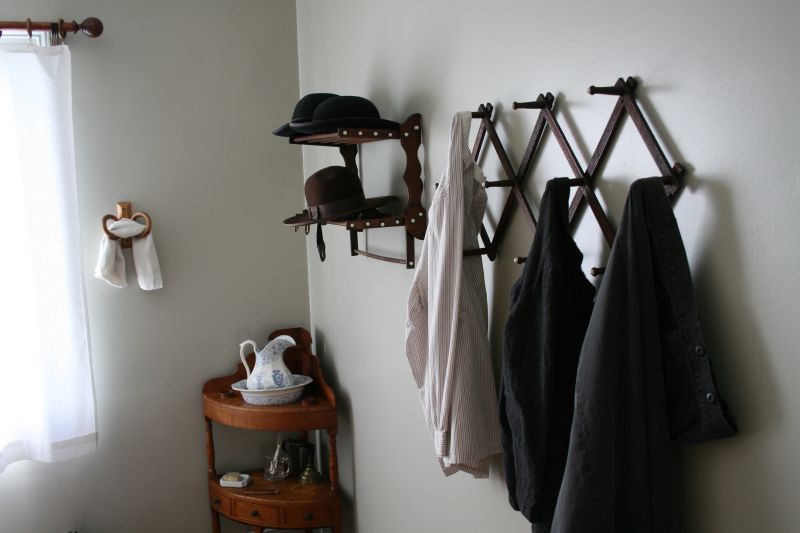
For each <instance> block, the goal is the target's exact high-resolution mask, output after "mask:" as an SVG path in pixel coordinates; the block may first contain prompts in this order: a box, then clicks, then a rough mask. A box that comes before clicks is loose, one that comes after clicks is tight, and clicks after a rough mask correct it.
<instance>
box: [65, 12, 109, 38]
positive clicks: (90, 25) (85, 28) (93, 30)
mask: <svg viewBox="0 0 800 533" xmlns="http://www.w3.org/2000/svg"><path fill="white" fill-rule="evenodd" d="M72 23H73V24H74V25H75V27H76V30H75V33H77V32H78V30H77V26H78V24H77V23H76V22H75V21H74V20H73V21H72ZM80 30H81V31H82V32H83V33H84V34H86V35H88V36H89V37H92V38H95V37H100V35H102V34H103V23H102V22H100V19H98V18H95V17H89V18H88V19H85V20H84V21H83V22H81V25H80Z"/></svg>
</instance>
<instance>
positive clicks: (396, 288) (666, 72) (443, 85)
mask: <svg viewBox="0 0 800 533" xmlns="http://www.w3.org/2000/svg"><path fill="white" fill-rule="evenodd" d="M297 12H298V35H299V63H300V92H301V94H305V93H308V92H317V91H331V92H337V93H339V94H356V95H362V96H366V97H369V98H371V99H372V100H373V101H374V102H375V103H376V104H377V105H378V107H379V109H380V110H381V111H382V114H383V115H384V116H385V117H388V118H392V119H395V120H402V119H403V118H405V117H406V116H407V115H408V114H410V113H413V112H421V113H422V114H423V115H424V123H425V129H424V144H425V152H426V161H425V163H424V169H425V173H426V175H427V184H426V187H427V190H428V194H429V195H430V191H431V190H432V183H433V182H434V181H436V180H437V179H438V175H439V174H440V173H441V171H442V169H443V168H444V163H445V158H446V150H447V134H448V128H449V122H450V117H451V115H452V113H453V112H455V111H458V110H462V109H476V108H477V106H478V104H479V103H481V102H486V101H490V102H493V103H494V104H495V105H496V106H497V108H498V110H499V117H500V119H499V122H500V125H501V126H500V127H501V130H502V133H501V135H502V136H503V138H504V140H506V141H507V145H508V147H509V151H510V153H511V157H512V160H513V161H515V162H516V161H519V158H520V156H521V154H522V151H523V149H524V146H525V143H526V141H527V136H528V134H529V131H530V128H531V125H532V122H533V118H534V116H535V115H534V113H533V112H531V111H516V112H515V111H512V110H511V108H510V107H511V106H510V104H511V102H512V101H514V100H528V99H534V98H535V97H536V95H537V94H538V93H540V92H544V91H552V92H554V93H557V95H558V104H559V113H558V116H559V118H560V120H561V123H562V125H563V126H564V128H565V129H566V130H567V131H568V135H569V136H570V138H571V139H573V141H574V146H575V148H576V151H577V152H578V156H579V158H581V159H582V161H583V162H584V164H585V162H586V161H587V160H588V158H589V155H590V153H591V151H592V150H593V148H594V146H595V144H596V142H597V139H598V138H599V135H600V132H601V131H602V128H603V126H604V125H605V122H606V120H607V118H608V115H609V113H610V111H611V108H612V106H613V98H611V97H604V96H589V95H587V94H586V88H587V87H588V86H589V85H590V84H597V85H604V84H612V83H613V82H614V81H615V80H616V78H617V77H619V76H627V75H635V76H638V77H639V78H640V80H641V81H642V82H643V86H642V87H641V89H640V91H639V95H640V101H641V106H642V108H643V109H644V111H645V113H646V115H647V116H648V117H649V119H650V120H651V124H652V125H653V127H654V129H655V130H656V131H657V132H658V134H659V135H660V137H661V139H662V141H663V145H664V147H665V150H667V152H668V154H669V156H670V158H671V159H672V160H678V161H680V162H683V163H685V164H686V166H687V167H688V169H689V173H688V177H687V187H686V190H685V191H684V192H683V194H682V196H681V197H680V199H679V201H678V204H677V205H676V207H675V211H676V215H677V219H678V223H679V225H680V228H681V231H682V234H683V237H684V240H685V243H686V248H687V253H688V255H689V258H690V262H691V265H692V270H693V274H694V280H695V284H696V290H697V296H698V301H699V306H700V311H701V318H702V320H703V321H704V325H705V332H706V335H707V338H708V339H707V340H708V346H709V352H710V353H711V355H712V357H713V358H714V362H715V364H716V369H717V374H718V377H719V382H720V387H721V390H722V392H723V394H724V395H726V396H727V397H728V399H729V401H730V403H731V404H732V408H733V410H734V412H735V413H736V414H737V416H738V418H739V421H740V425H741V433H740V435H739V436H737V437H736V438H734V439H731V440H726V441H721V442H715V443H710V444H706V445H702V446H698V447H692V448H688V449H680V450H679V451H678V455H679V458H680V461H679V463H680V464H681V465H683V466H682V469H681V470H682V471H683V475H684V480H683V482H682V483H681V485H680V486H679V487H678V491H677V492H678V496H679V500H680V507H681V508H683V509H682V510H679V511H678V513H679V515H681V516H683V515H685V518H682V519H681V520H682V521H683V520H685V526H683V527H682V528H681V530H682V531H687V532H711V531H716V532H722V531H725V532H745V531H770V532H772V533H790V532H794V531H797V530H798V529H800V508H798V506H797V505H796V499H797V494H798V492H799V491H800V462H799V461H798V452H799V451H800V448H798V442H800V417H798V414H797V413H798V408H800V390H798V387H797V386H796V383H797V380H798V378H800V366H799V365H798V363H797V346H798V344H800V335H799V334H798V328H797V327H796V324H795V322H796V320H795V318H796V313H795V310H796V309H797V298H798V295H799V294H800V293H799V291H798V289H799V288H800V287H799V286H798V282H797V275H796V268H797V265H798V262H799V261H800V253H798V252H799V251H800V249H799V247H798V238H797V231H796V229H795V228H796V227H797V225H798V223H799V222H800V216H798V209H797V205H796V203H795V202H796V201H797V200H798V198H799V197H798V185H797V184H798V175H797V174H798V168H800V146H799V145H798V135H797V131H796V127H797V124H798V123H800V106H798V102H797V96H798V86H800V73H799V71H798V69H797V59H796V57H795V56H796V53H795V52H796V50H797V49H798V48H799V47H800V37H798V32H797V31H796V27H797V24H798V22H800V4H798V3H797V2H787V1H782V2H779V1H768V2H761V3H752V2H744V1H736V2H725V1H722V0H713V1H707V2H692V1H685V0H679V1H676V2H659V3H656V2H647V3H642V2H634V1H629V0H614V1H613V2H596V1H589V0H575V1H569V2H532V1H500V2H488V3H487V2H481V1H476V0H465V1H458V2H456V1H452V0H451V1H442V2H429V1H422V0H407V1H405V2H390V1H388V0H369V1H367V0H339V1H337V2H321V1H314V0H299V1H298V10H297ZM401 153H402V152H401V150H400V148H399V147H398V146H391V145H388V143H381V145H380V146H379V145H370V146H367V147H365V149H364V150H363V169H362V170H363V175H364V180H365V188H366V190H367V192H368V194H385V193H386V191H389V190H391V191H393V192H402V190H403V189H402V185H401V182H400V180H399V176H400V171H401V170H402V158H401V157H400V154H401ZM336 162H338V156H337V154H336V152H335V150H331V149H325V148H307V149H305V151H304V167H305V175H306V176H307V175H308V174H310V173H311V172H313V171H314V170H317V169H318V168H320V167H322V166H324V165H326V164H333V163H336ZM484 163H485V164H484V168H485V170H486V171H487V174H488V175H489V176H490V177H492V178H499V177H501V176H500V175H499V170H498V166H497V163H496V160H495V159H493V158H489V159H487V160H486V161H485V162H484ZM655 172H656V168H655V166H654V165H653V163H652V162H651V161H650V160H649V158H648V156H647V153H646V151H645V149H644V146H643V145H642V144H641V141H640V140H639V139H638V137H637V136H636V135H635V130H634V128H633V127H632V125H631V124H630V122H629V121H628V122H627V123H626V125H625V129H624V131H623V134H622V136H621V137H620V139H619V140H618V142H617V143H616V145H615V147H614V150H613V153H612V155H611V158H610V161H609V163H608V165H607V166H606V168H605V170H604V172H603V173H602V180H601V184H600V191H599V194H600V196H601V198H602V200H603V201H604V202H605V203H606V204H607V206H608V211H609V213H610V214H611V218H612V220H613V221H615V222H619V214H620V213H621V209H622V205H623V203H624V200H625V197H626V194H627V186H628V184H629V183H630V181H631V180H632V179H633V178H634V177H641V176H646V175H652V174H654V173H655ZM568 174H569V168H568V167H567V165H566V163H565V162H564V160H563V158H562V156H561V154H560V152H559V151H558V148H557V146H556V144H555V142H554V141H553V139H552V137H551V136H550V135H549V134H548V135H547V141H546V144H545V147H544V151H543V152H542V156H541V158H540V159H539V161H538V163H537V166H536V168H535V172H534V174H533V176H532V179H531V180H530V182H529V186H528V192H529V194H530V197H531V198H532V199H534V203H535V204H536V205H538V198H539V197H540V195H541V192H542V191H543V189H544V184H545V182H546V181H547V179H549V178H550V177H553V176H557V175H568ZM296 187H297V188H298V189H299V188H300V187H301V183H300V180H299V179H298V180H297V183H296ZM501 196H502V193H501V192H498V190H497V189H495V190H492V191H490V197H491V202H490V211H491V213H492V215H491V216H493V217H494V218H495V219H496V217H497V215H498V213H499V209H500V208H501V206H502V199H501ZM325 235H326V241H327V244H328V260H327V261H326V262H325V263H324V264H320V262H319V259H318V258H317V257H316V252H315V250H314V245H313V238H309V239H308V257H309V273H310V286H311V292H310V298H311V309H312V322H313V325H314V333H315V335H316V339H317V342H318V345H317V349H318V351H319V353H321V354H322V355H323V357H324V360H325V361H326V365H327V368H328V369H329V372H330V373H331V377H332V381H333V384H334V386H335V387H336V390H337V392H338V394H339V397H340V399H341V406H342V407H341V414H340V416H341V418H340V423H341V428H340V440H339V453H340V468H341V470H340V475H341V480H342V486H343V489H344V492H345V494H346V502H347V506H346V513H345V514H346V518H347V520H348V522H349V524H350V525H349V526H348V527H347V528H346V529H347V530H348V531H356V532H359V533H371V532H375V531H381V532H383V533H393V532H406V531H411V530H413V531H420V532H433V531H460V532H464V533H467V532H483V531H505V532H514V531H516V532H523V531H528V526H526V523H525V521H524V520H523V519H522V518H521V516H520V515H518V514H517V513H515V512H513V511H512V510H511V509H510V507H509V505H508V503H507V496H506V489H505V482H504V479H503V476H502V473H501V468H500V465H499V462H497V463H496V464H495V467H494V469H493V472H492V475H491V478H490V479H488V480H473V479H471V478H469V477H467V476H463V475H458V476H455V477H453V478H450V479H445V478H444V477H443V476H442V474H441V472H440V471H439V469H438V467H437V465H436V462H435V460H434V456H433V449H432V444H431V439H430V437H429V435H428V434H427V430H426V427H425V424H424V422H423V417H422V412H421V409H420V407H419V403H418V398H417V392H416V390H415V387H414V384H413V380H412V378H411V373H410V371H409V369H408V365H407V362H406V360H405V355H404V352H403V327H404V315H405V303H406V294H407V291H408V287H409V284H410V281H411V279H412V272H410V271H406V270H404V269H403V268H402V267H400V266H397V265H391V264H387V263H381V262H377V261H371V260H368V259H365V258H361V257H358V258H352V257H350V256H349V253H348V239H347V235H346V233H345V232H344V231H342V230H341V229H339V228H333V227H327V228H326V232H325ZM530 242H531V235H530V232H529V230H528V229H527V227H526V225H525V223H524V220H522V218H521V217H519V216H516V217H515V220H514V225H513V227H512V228H511V232H510V233H509V234H508V238H507V239H506V241H505V242H504V243H503V244H502V247H501V257H499V258H498V260H497V261H495V262H494V263H489V262H488V261H487V260H485V266H486V272H487V283H488V286H489V289H490V291H489V298H490V310H491V313H492V316H491V326H490V329H491V338H492V344H493V346H494V349H495V350H494V352H495V353H494V357H495V360H496V362H499V357H500V352H499V336H500V334H501V332H502V328H503V324H504V320H505V316H506V312H505V310H506V308H507V305H508V293H509V289H510V287H511V285H512V284H513V282H514V281H515V280H516V278H517V277H518V275H519V273H520V269H519V267H517V266H515V265H514V264H512V263H511V258H512V257H513V256H515V255H520V254H524V253H526V252H527V249H528V247H529V246H530ZM578 242H579V245H580V246H581V248H582V249H583V250H584V252H585V254H586V259H585V263H584V265H585V266H586V267H587V269H588V268H589V267H592V266H595V265H598V264H601V261H602V258H601V257H598V255H603V254H605V253H607V251H606V250H605V249H604V245H603V243H602V240H601V238H600V233H599V231H598V230H597V227H596V225H595V224H594V222H593V220H592V219H591V218H589V217H584V219H583V221H582V224H581V226H580V229H579V231H578ZM369 245H370V248H371V249H373V250H379V251H388V252H394V253H396V254H398V255H399V254H401V253H402V250H403V240H402V232H401V231H400V230H384V231H383V232H372V234H370V236H369ZM418 249H419V245H418Z"/></svg>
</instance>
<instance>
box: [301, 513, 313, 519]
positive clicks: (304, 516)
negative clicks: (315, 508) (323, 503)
mask: <svg viewBox="0 0 800 533" xmlns="http://www.w3.org/2000/svg"><path fill="white" fill-rule="evenodd" d="M303 518H305V519H306V520H313V519H314V513H306V514H304V515H303Z"/></svg>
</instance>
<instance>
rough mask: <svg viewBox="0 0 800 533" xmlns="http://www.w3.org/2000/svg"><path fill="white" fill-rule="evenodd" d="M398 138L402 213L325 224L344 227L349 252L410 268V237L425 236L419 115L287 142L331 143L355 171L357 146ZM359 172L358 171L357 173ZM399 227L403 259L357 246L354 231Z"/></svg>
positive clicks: (356, 237) (425, 214) (425, 219)
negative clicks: (394, 124) (396, 123)
mask: <svg viewBox="0 0 800 533" xmlns="http://www.w3.org/2000/svg"><path fill="white" fill-rule="evenodd" d="M392 140H397V141H400V144H401V146H402V148H403V151H404V152H405V155H406V167H405V171H404V172H403V181H404V182H405V184H406V189H407V190H408V200H407V202H406V207H405V209H404V211H403V213H402V214H388V215H384V216H381V217H377V218H368V219H365V218H359V219H353V220H342V221H329V222H328V224H333V225H336V226H342V227H345V228H346V229H347V230H348V231H349V232H350V255H353V256H355V255H361V256H364V257H369V258H371V259H378V260H381V261H388V262H391V263H398V264H404V265H405V266H406V268H414V239H419V240H422V239H424V238H425V230H426V229H427V227H428V217H427V211H426V210H425V208H424V207H423V206H422V189H423V184H422V164H421V163H420V161H419V153H418V152H419V147H420V146H421V145H422V115H420V114H419V113H415V114H413V115H410V116H409V117H408V118H407V119H406V121H405V122H403V123H402V124H401V125H400V127H398V128H397V129H375V128H339V129H338V130H337V131H335V132H331V133H319V134H315V135H303V136H300V137H294V138H291V139H289V143H290V144H299V145H306V146H335V147H338V148H339V152H340V153H341V155H342V159H344V163H345V167H347V168H348V169H349V170H351V171H352V172H355V173H356V174H359V171H358V165H357V163H356V158H357V156H358V146H359V145H361V144H366V143H372V142H379V141H392ZM359 175H360V174H359ZM399 226H403V227H404V228H405V230H406V255H405V258H397V257H387V256H384V255H379V254H373V253H370V252H367V251H366V250H361V249H359V247H358V246H359V245H358V233H360V232H363V231H367V230H371V229H382V228H392V227H399Z"/></svg>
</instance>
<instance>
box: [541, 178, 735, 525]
mask: <svg viewBox="0 0 800 533" xmlns="http://www.w3.org/2000/svg"><path fill="white" fill-rule="evenodd" d="M735 433H736V426H735V424H734V422H733V421H732V418H731V416H730V413H729V412H728V410H727V408H726V405H725V403H724V402H723V401H722V398H721V397H720V395H719V392H718V391H717V388H716V385H715V383H714V376H713V373H712V370H711V364H710V362H709V357H708V355H707V353H706V346H705V342H704V341H703V335H702V333H701V331H700V324H699V323H698V320H697V310H696V307H695V301H694V295H693V288H692V278H691V275H690V272H689V264H688V261H687V260H686V252H685V250H684V248H683V241H682V240H681V236H680V233H679V231H678V225H677V223H676V221H675V217H674V215H673V213H672V208H671V206H670V203H669V200H668V199H667V197H666V195H665V194H664V189H663V186H662V182H661V179H660V178H648V179H643V180H638V181H636V182H635V183H634V184H633V185H632V186H631V190H630V194H629V196H628V201H627V204H626V206H625V213H624V216H623V219H622V222H621V223H620V228H619V232H618V234H617V237H616V240H615V242H614V246H613V248H612V251H611V257H610V260H609V263H608V267H607V270H606V273H605V275H604V277H603V281H602V284H601V286H600V289H599V291H598V295H597V300H596V302H595V306H594V311H593V313H592V318H591V320H590V322H589V328H588V330H587V332H586V337H585V339H584V343H583V348H582V350H581V354H580V362H579V365H578V376H577V382H576V390H575V414H574V417H573V420H572V432H571V435H570V443H569V455H568V458H567V465H566V470H565V472H564V479H563V482H562V485H561V491H560V493H559V496H558V503H557V506H556V511H555V517H554V520H553V526H552V532H553V533H673V531H674V529H673V521H672V515H673V513H674V509H673V505H672V503H671V498H670V495H671V490H672V489H671V479H670V477H671V476H670V474H671V472H672V464H671V456H672V450H671V444H670V441H671V440H672V439H675V440H681V441H687V442H703V441H707V440H711V439H718V438H722V437H729V436H731V435H734V434H735Z"/></svg>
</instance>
